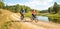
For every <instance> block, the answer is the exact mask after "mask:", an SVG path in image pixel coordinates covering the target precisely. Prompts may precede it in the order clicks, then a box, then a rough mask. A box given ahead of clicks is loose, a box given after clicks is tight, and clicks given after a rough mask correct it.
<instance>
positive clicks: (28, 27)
mask: <svg viewBox="0 0 60 29" xmlns="http://www.w3.org/2000/svg"><path fill="white" fill-rule="evenodd" d="M12 17H13V18H14V19H15V20H16V21H20V16H17V15H16V14H12ZM21 24H22V28H23V29H60V24H54V23H49V22H42V21H38V23H33V22H21Z"/></svg>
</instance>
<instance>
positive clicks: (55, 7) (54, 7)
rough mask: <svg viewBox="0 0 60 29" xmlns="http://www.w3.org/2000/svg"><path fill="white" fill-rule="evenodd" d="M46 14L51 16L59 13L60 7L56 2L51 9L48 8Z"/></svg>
mask: <svg viewBox="0 0 60 29" xmlns="http://www.w3.org/2000/svg"><path fill="white" fill-rule="evenodd" d="M48 12H49V13H53V14H56V13H59V12H60V5H58V4H57V2H55V3H54V5H53V6H52V7H49V8H48Z"/></svg>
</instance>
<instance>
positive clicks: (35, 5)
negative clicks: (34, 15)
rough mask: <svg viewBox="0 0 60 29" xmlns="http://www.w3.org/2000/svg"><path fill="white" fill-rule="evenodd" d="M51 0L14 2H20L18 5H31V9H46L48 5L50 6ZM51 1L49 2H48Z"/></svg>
mask: <svg viewBox="0 0 60 29" xmlns="http://www.w3.org/2000/svg"><path fill="white" fill-rule="evenodd" d="M51 2H53V0H31V1H30V0H29V2H25V3H16V4H20V5H26V6H29V7H31V8H32V9H38V10H39V9H40V10H41V9H42V10H43V9H47V8H48V7H50V6H52V5H53V3H51ZM50 3H51V4H50ZM8 5H15V4H8Z"/></svg>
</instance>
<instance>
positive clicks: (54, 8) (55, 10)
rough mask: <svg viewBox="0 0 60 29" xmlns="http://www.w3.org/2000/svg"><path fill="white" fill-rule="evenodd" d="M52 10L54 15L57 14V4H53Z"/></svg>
mask: <svg viewBox="0 0 60 29" xmlns="http://www.w3.org/2000/svg"><path fill="white" fill-rule="evenodd" d="M53 10H54V12H55V13H57V12H58V4H57V2H55V3H54V6H53Z"/></svg>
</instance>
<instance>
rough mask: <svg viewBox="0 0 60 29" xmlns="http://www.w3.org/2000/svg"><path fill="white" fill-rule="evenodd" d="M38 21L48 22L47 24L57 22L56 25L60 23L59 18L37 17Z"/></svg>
mask: <svg viewBox="0 0 60 29" xmlns="http://www.w3.org/2000/svg"><path fill="white" fill-rule="evenodd" d="M37 19H38V20H41V21H47V22H50V21H51V22H55V23H60V18H57V17H45V16H37Z"/></svg>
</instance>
